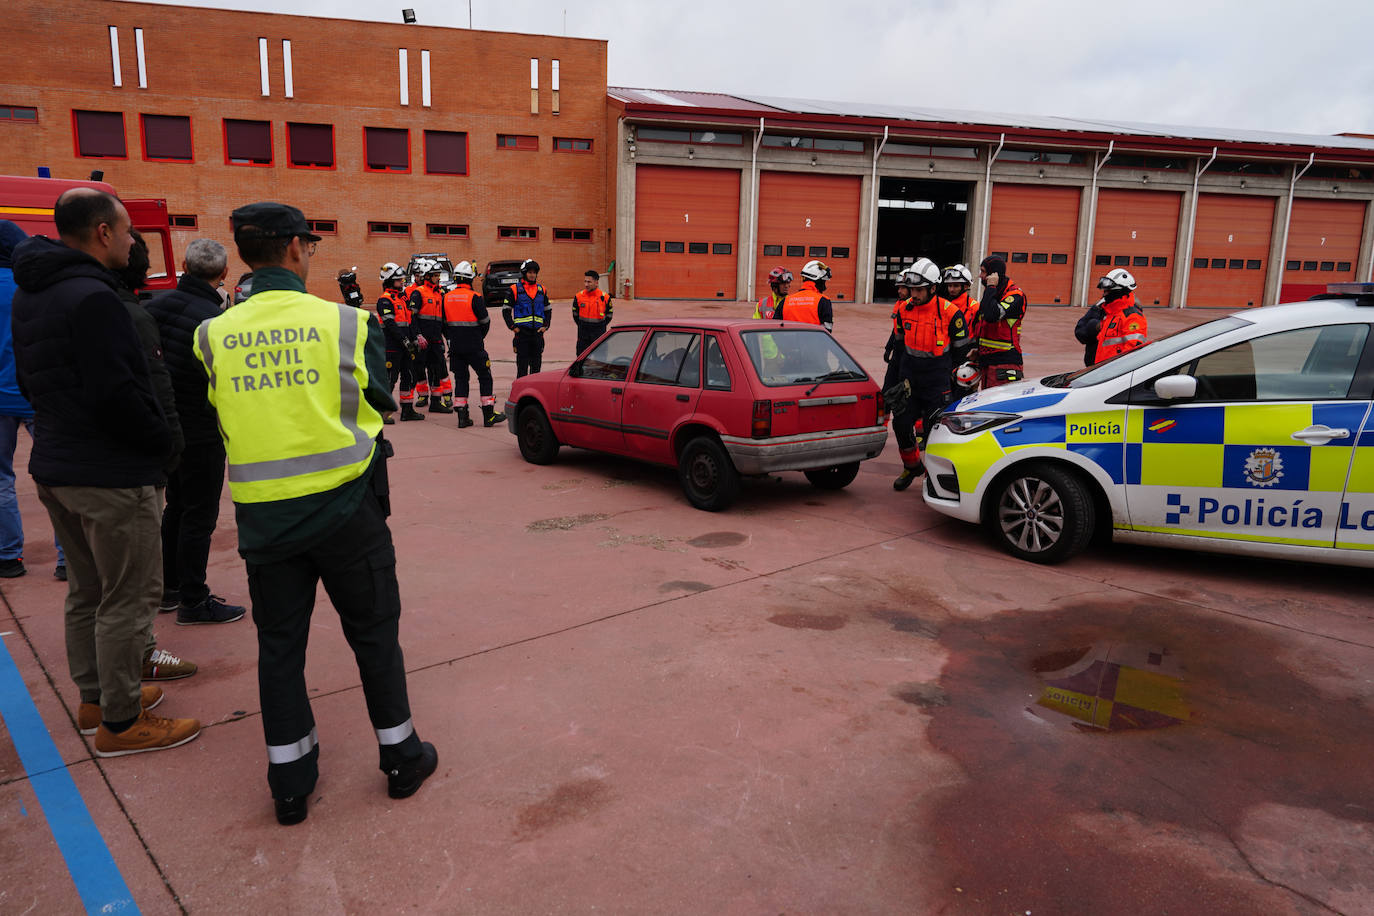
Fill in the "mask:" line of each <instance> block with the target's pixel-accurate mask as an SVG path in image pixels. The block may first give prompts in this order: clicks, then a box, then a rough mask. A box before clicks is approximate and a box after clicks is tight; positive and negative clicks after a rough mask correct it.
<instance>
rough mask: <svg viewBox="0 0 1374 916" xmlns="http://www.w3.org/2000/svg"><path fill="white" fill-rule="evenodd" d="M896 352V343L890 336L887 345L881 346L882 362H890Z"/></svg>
mask: <svg viewBox="0 0 1374 916" xmlns="http://www.w3.org/2000/svg"><path fill="white" fill-rule="evenodd" d="M896 353H897V343H896V341H894V340H892V339H891V338H889V339H888V341H887V346H885V347H883V362H885V363H890V362H892V357H893V356H895V355H896Z"/></svg>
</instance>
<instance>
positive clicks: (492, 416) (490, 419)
mask: <svg viewBox="0 0 1374 916" xmlns="http://www.w3.org/2000/svg"><path fill="white" fill-rule="evenodd" d="M504 422H506V415H505V414H503V413H497V412H496V408H495V407H493V406H492V405H491V404H483V405H482V425H483V426H486V427H488V428H490V427H492V426H495V425H496V424H497V423H504Z"/></svg>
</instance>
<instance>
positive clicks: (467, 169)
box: [422, 130, 472, 178]
mask: <svg viewBox="0 0 1374 916" xmlns="http://www.w3.org/2000/svg"><path fill="white" fill-rule="evenodd" d="M430 134H451V135H454V136H459V137H462V138H463V170H462V171H461V172H432V171H430V168H429V135H430ZM422 139H423V140H424V156H425V174H426V175H448V176H449V177H452V178H461V177H466V176H467V175H468V173H469V172H470V171H471V168H472V167H471V162H470V159H469V155H468V154H469V153H470V152H471V148H470V146H469V145H468V132H467V131H465V130H427V131H425V132H424V137H423V138H422Z"/></svg>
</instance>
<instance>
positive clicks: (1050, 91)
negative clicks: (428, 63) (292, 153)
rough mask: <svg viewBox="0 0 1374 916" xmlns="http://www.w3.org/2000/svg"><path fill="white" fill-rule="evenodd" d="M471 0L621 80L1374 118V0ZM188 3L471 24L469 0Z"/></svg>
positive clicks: (1157, 117) (1140, 117) (1218, 122)
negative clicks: (599, 46)
mask: <svg viewBox="0 0 1374 916" xmlns="http://www.w3.org/2000/svg"><path fill="white" fill-rule="evenodd" d="M471 2H472V24H473V27H474V28H477V29H491V30H499V31H517V32H519V31H524V32H540V33H545V34H553V35H559V34H567V35H571V36H576V37H583V38H600V39H606V40H608V41H609V42H610V46H609V47H610V50H609V55H610V56H609V80H610V83H611V85H613V86H615V85H619V86H635V87H645V88H654V89H696V90H710V91H716V92H729V93H736V94H742V95H749V94H754V95H776V96H792V97H797V98H817V99H836V100H843V101H859V102H887V103H895V104H909V105H923V106H931V107H940V108H965V109H972V110H975V111H992V112H1007V113H1012V114H1035V115H1064V116H1072V117H1112V118H1116V119H1124V120H1134V121H1149V122H1155V123H1160V124H1178V125H1198V126H1214V127H1234V128H1249V129H1254V130H1272V131H1293V132H1299V133H1314V134H1322V133H1327V134H1329V133H1338V132H1340V131H1356V132H1360V133H1374V54H1371V53H1370V51H1369V47H1370V35H1371V31H1374V2H1371V0H1307V2H1291V0H1285V2H1279V0H1230V2H1217V0H1151V2H1148V3H1144V2H1136V3H1122V2H1113V0H905V2H903V0H793V2H791V3H758V2H752V0H693V2H654V0H471ZM184 5H196V6H214V7H222V8H226V9H246V10H261V11H263V12H277V13H296V14H303V15H317V16H332V17H340V18H347V19H363V20H373V21H383V22H399V21H400V11H401V8H402V7H403V6H412V7H413V8H414V9H415V12H416V15H417V16H418V18H419V21H420V23H421V24H424V25H442V26H456V27H462V28H466V27H467V24H468V4H467V2H465V0H447V2H443V3H438V2H433V0H396V3H395V5H394V6H386V5H383V4H380V3H376V2H369V0H217V2H206V3H196V4H184ZM565 17H566V29H565V26H564V22H565ZM358 65H359V66H368V65H369V58H368V56H367V55H366V54H365V53H361V52H360V54H359V58H358Z"/></svg>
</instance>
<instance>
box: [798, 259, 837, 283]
mask: <svg viewBox="0 0 1374 916" xmlns="http://www.w3.org/2000/svg"><path fill="white" fill-rule="evenodd" d="M801 275H802V279H803V280H811V281H812V282H815V281H816V280H829V279H830V268H829V267H826V266H825V264H823V263H821V262H820V261H807V262H806V266H805V267H803V268H802V269H801Z"/></svg>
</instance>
